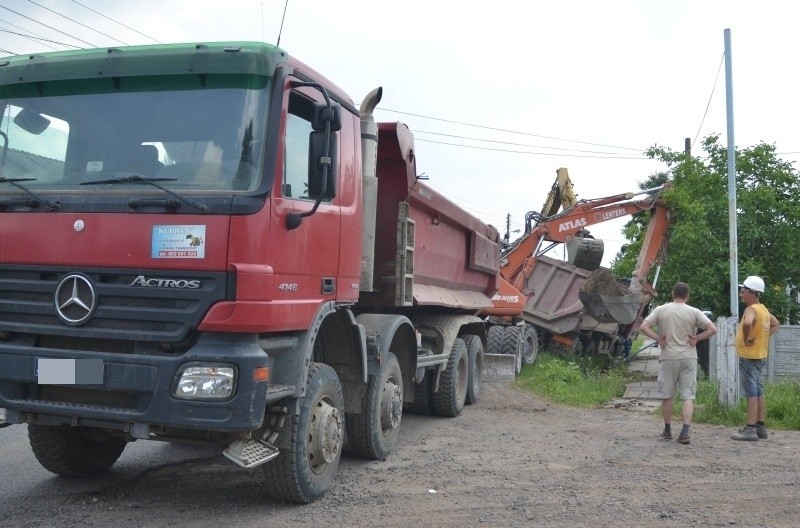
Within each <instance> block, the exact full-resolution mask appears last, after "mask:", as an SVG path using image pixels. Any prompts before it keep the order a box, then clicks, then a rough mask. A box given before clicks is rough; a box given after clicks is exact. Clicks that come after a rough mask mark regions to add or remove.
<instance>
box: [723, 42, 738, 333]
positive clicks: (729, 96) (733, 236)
mask: <svg viewBox="0 0 800 528" xmlns="http://www.w3.org/2000/svg"><path fill="white" fill-rule="evenodd" d="M732 62H733V61H732V60H731V30H730V29H726V30H725V102H726V104H725V107H726V109H727V112H726V114H727V123H728V232H729V233H730V235H729V236H730V238H729V239H728V241H729V243H728V249H729V253H730V254H729V256H728V258H730V281H731V290H730V293H731V315H732V316H733V317H735V318H736V319H739V295H738V294H739V250H738V237H739V235H738V230H737V220H736V143H735V142H734V141H733V73H732V70H733V66H732Z"/></svg>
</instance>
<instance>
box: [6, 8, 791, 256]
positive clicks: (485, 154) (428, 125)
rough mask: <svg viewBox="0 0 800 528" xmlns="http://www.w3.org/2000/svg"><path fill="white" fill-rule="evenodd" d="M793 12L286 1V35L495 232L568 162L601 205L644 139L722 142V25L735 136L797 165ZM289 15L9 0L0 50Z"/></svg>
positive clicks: (164, 35)
mask: <svg viewBox="0 0 800 528" xmlns="http://www.w3.org/2000/svg"><path fill="white" fill-rule="evenodd" d="M798 6H800V4H794V3H791V2H770V1H765V2H761V3H754V2H752V1H749V2H744V1H732V0H729V1H710V0H704V1H694V2H690V1H681V0H676V1H665V0H649V1H645V0H642V1H638V2H637V1H619V0H606V1H603V2H599V1H591V0H587V1H569V0H563V1H559V2H538V1H518V2H517V1H509V0H496V1H493V2H472V1H469V0H462V1H454V0H453V1H451V0H426V1H420V0H402V1H375V0H373V1H366V0H333V1H331V0H327V1H326V0H318V1H315V0H289V5H288V9H287V11H286V17H285V21H284V24H283V32H282V35H281V39H280V46H281V47H282V48H284V49H285V50H286V51H287V52H288V53H290V54H291V55H294V56H295V57H297V58H299V59H300V60H302V61H304V62H306V63H307V64H309V65H310V66H312V67H313V68H315V69H316V70H317V71H319V72H320V73H322V74H324V75H326V76H327V77H328V78H329V79H331V80H332V81H333V82H335V83H336V84H338V85H339V86H340V87H341V88H343V89H344V90H345V91H346V92H348V93H349V94H350V95H351V97H352V98H353V100H354V101H355V102H356V103H357V104H358V103H360V102H361V100H362V99H363V98H364V96H365V95H366V94H367V93H368V92H369V91H370V90H371V89H373V88H374V87H376V86H382V87H383V90H384V97H383V101H382V102H381V104H380V105H379V107H378V110H377V111H376V117H377V119H378V120H380V121H402V122H405V123H406V124H408V125H409V127H410V128H411V130H412V131H413V132H414V134H415V137H416V138H417V143H416V150H417V168H418V171H419V172H421V173H422V172H424V173H426V174H427V175H428V176H429V177H430V180H429V183H430V184H431V185H432V186H434V187H435V188H436V189H438V190H440V191H443V192H444V193H445V194H447V195H448V196H450V197H451V198H452V199H453V200H454V201H455V202H456V203H459V204H460V205H462V206H463V207H465V208H467V209H469V210H470V211H472V212H473V213H474V214H475V215H476V216H478V217H480V218H481V219H483V220H484V221H486V222H487V223H491V224H493V225H495V226H496V227H498V229H499V230H500V231H501V233H503V232H504V231H505V219H506V215H507V214H510V215H511V227H512V229H518V228H520V227H522V223H523V219H524V215H525V212H527V211H529V210H537V211H538V210H539V209H541V206H542V203H543V201H544V199H545V196H546V194H547V191H548V190H549V187H550V185H551V184H552V183H553V181H554V178H555V174H556V169H558V168H559V167H567V168H568V169H569V172H570V176H571V178H572V181H573V183H574V185H575V192H576V193H577V194H578V197H579V198H597V197H601V196H607V195H610V194H617V193H622V192H626V191H634V190H636V189H637V188H638V183H639V182H641V181H643V180H644V179H645V178H646V177H647V176H649V175H650V174H652V173H654V172H657V171H660V170H663V169H664V167H663V166H662V165H661V164H659V163H658V162H655V161H652V160H648V159H646V158H645V157H644V155H643V151H644V150H645V149H646V148H647V147H648V146H651V145H654V144H658V145H662V146H667V147H670V148H672V149H674V150H682V149H683V145H684V138H686V137H689V138H691V140H692V141H694V140H695V138H697V143H696V144H695V149H694V152H696V153H698V152H699V151H700V149H699V143H700V142H701V141H702V139H703V138H704V137H706V136H708V135H710V134H719V135H720V136H721V142H722V144H723V145H724V144H726V142H727V136H726V130H727V127H726V121H725V72H724V67H723V68H722V69H720V65H721V63H722V58H723V51H724V30H725V29H726V28H729V29H730V30H731V40H732V53H731V57H732V60H733V83H732V85H733V94H734V124H735V140H736V144H737V145H738V146H739V147H740V148H746V147H751V146H753V145H755V144H757V143H759V142H761V141H764V142H767V143H772V144H775V145H776V148H777V151H778V152H779V153H782V155H781V157H782V158H784V159H786V160H790V161H795V160H796V159H800V136H799V135H798V133H797V132H795V129H796V123H797V121H798V119H797V118H798V110H797V108H798V104H797V101H796V98H797V95H796V82H795V80H794V76H795V68H796V67H795V63H796V56H795V53H796V51H797V49H798V44H797V37H796V36H795V35H796V25H797V20H798V19H800V17H798V15H800V7H798ZM283 12H284V0H280V1H277V0H263V1H261V0H226V1H222V2H220V1H209V0H136V1H119V0H33V1H31V0H0V49H2V50H3V51H0V55H3V54H7V53H21V54H25V53H31V52H45V51H52V50H53V48H56V49H68V48H69V47H68V46H66V45H65V44H71V45H73V46H79V47H89V45H90V44H91V45H93V46H120V45H122V43H125V44H154V43H156V41H160V42H163V43H171V42H202V41H229V40H230V41H235V40H259V41H264V42H268V43H272V44H275V43H276V42H277V39H278V33H279V29H280V26H281V17H282V15H283ZM61 15H63V16H61ZM26 17H28V18H26ZM65 17H68V18H69V19H72V20H69V19H67V18H65ZM48 26H49V27H48ZM86 26H88V27H86ZM125 26H127V27H125ZM90 28H91V29H90ZM13 33H24V34H27V35H33V36H34V37H35V38H25V37H22V36H18V35H15V34H13ZM42 39H47V40H42ZM76 39H80V40H83V41H85V42H81V41H80V40H76ZM48 40H49V41H48ZM715 82H716V87H715ZM712 90H713V95H712ZM706 110H707V113H706ZM411 114H414V115H411ZM704 116H705V117H704ZM453 122H458V123H465V124H457V123H453ZM466 124H469V125H476V126H467V125H466ZM504 131H507V132H504ZM512 132H513V133H512ZM725 191H726V190H725V189H720V192H725ZM623 224H624V220H618V221H613V222H608V223H606V224H603V225H600V226H595V227H594V228H593V229H592V230H591V231H592V233H593V234H595V235H596V236H597V237H599V238H603V239H604V240H605V241H606V256H605V258H604V264H608V263H610V261H611V259H613V257H614V254H615V253H616V251H617V250H618V249H619V247H620V245H621V244H622V243H624V238H623V236H622V235H621V233H620V230H621V227H622V225H623ZM514 237H515V235H513V234H512V239H513V238H514Z"/></svg>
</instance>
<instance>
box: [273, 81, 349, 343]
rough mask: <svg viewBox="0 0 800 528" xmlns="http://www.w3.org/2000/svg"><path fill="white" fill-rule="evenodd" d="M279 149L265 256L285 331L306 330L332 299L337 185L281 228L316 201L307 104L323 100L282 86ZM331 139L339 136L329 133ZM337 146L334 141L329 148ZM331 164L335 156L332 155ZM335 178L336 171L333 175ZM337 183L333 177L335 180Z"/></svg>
mask: <svg viewBox="0 0 800 528" xmlns="http://www.w3.org/2000/svg"><path fill="white" fill-rule="evenodd" d="M284 93H285V97H284V98H283V109H282V112H281V127H280V128H281V136H280V138H281V143H282V144H281V145H280V146H279V149H278V150H279V152H278V163H277V165H278V167H276V169H277V170H276V172H277V174H276V177H275V181H274V185H273V189H272V194H271V201H272V215H273V217H272V221H271V224H272V226H271V229H270V242H269V254H270V261H271V265H272V267H273V270H274V273H275V289H276V291H275V292H274V295H275V297H274V299H275V300H285V301H289V305H293V306H292V307H291V308H290V306H289V305H287V310H284V312H285V313H286V318H287V320H286V321H285V323H286V325H288V327H286V328H285V329H287V330H288V329H292V328H298V329H299V328H303V327H307V326H306V325H307V323H308V321H309V320H310V317H311V315H313V313H314V312H315V311H316V308H317V306H318V305H319V304H320V303H321V302H323V301H328V300H333V299H335V297H336V290H337V288H338V285H337V284H336V277H337V275H338V271H339V270H338V268H339V252H340V247H339V245H340V236H341V235H340V231H341V230H340V203H339V201H340V200H339V197H338V195H337V189H338V188H339V186H340V185H339V181H333V182H332V183H333V185H330V183H329V185H328V186H327V187H328V188H327V189H326V191H325V195H324V196H323V198H322V201H321V203H320V205H319V208H318V209H317V211H316V212H315V213H314V214H313V215H311V216H307V217H304V218H303V219H302V222H301V224H300V226H299V227H297V228H296V229H291V230H290V229H287V227H286V216H287V214H288V213H290V212H306V211H310V210H311V209H312V208H313V206H314V202H315V201H316V199H317V194H316V193H318V192H319V187H320V186H319V185H314V183H313V182H312V181H311V179H310V171H309V136H310V134H311V132H312V127H311V120H312V116H313V103H314V102H316V101H322V100H324V99H323V97H322V95H321V94H320V93H319V92H318V91H316V90H314V89H313V88H292V87H291V86H290V85H289V83H288V81H287V83H286V84H285V86H284ZM332 134H334V135H336V136H337V139H338V135H339V134H340V132H333V133H332ZM339 144H340V142H338V141H337V142H336V143H335V145H337V148H339V147H338V145H339ZM337 159H339V157H338V156H337ZM336 174H341V171H336ZM337 178H338V177H337Z"/></svg>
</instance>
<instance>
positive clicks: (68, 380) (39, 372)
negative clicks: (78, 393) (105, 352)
mask: <svg viewBox="0 0 800 528" xmlns="http://www.w3.org/2000/svg"><path fill="white" fill-rule="evenodd" d="M33 368H34V375H35V376H36V378H37V380H38V382H39V385H101V384H102V383H103V360H102V359H56V358H36V362H35V364H34V367H33Z"/></svg>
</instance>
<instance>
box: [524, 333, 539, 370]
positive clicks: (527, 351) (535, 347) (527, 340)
mask: <svg viewBox="0 0 800 528" xmlns="http://www.w3.org/2000/svg"><path fill="white" fill-rule="evenodd" d="M523 332H524V334H523V335H522V363H523V364H525V365H533V364H534V363H535V362H536V357H537V356H538V355H539V336H537V335H536V329H535V328H534V327H533V325H529V324H526V325H525V327H524V329H523Z"/></svg>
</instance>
